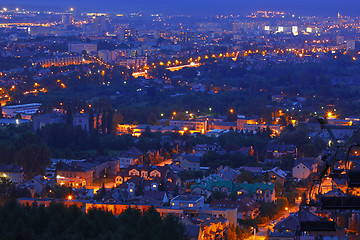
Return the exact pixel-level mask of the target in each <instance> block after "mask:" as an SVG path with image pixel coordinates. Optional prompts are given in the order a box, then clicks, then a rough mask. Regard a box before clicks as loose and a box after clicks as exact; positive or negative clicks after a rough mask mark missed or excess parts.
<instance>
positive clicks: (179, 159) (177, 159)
mask: <svg viewBox="0 0 360 240" xmlns="http://www.w3.org/2000/svg"><path fill="white" fill-rule="evenodd" d="M173 163H175V164H176V165H179V166H180V167H181V168H182V169H184V170H189V171H200V157H199V156H196V155H194V154H181V155H178V154H175V155H174V156H173Z"/></svg>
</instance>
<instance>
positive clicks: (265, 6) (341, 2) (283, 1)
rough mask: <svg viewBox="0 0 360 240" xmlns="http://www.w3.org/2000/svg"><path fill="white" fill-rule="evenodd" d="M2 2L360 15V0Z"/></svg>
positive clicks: (11, 1)
mask: <svg viewBox="0 0 360 240" xmlns="http://www.w3.org/2000/svg"><path fill="white" fill-rule="evenodd" d="M0 6H13V7H15V6H20V7H21V6H26V7H32V6H34V7H35V6H36V7H56V8H60V9H68V8H69V7H75V8H76V9H79V10H87V11H90V10H91V11H102V10H107V11H109V10H110V11H116V12H128V11H131V12H133V11H147V12H169V13H187V14H197V13H200V14H220V13H224V14H227V13H232V14H236V13H239V12H248V11H249V10H254V9H256V10H285V11H291V12H295V13H299V14H317V15H334V14H336V13H337V12H338V11H339V12H341V13H342V14H343V15H358V14H359V15H360V0H0Z"/></svg>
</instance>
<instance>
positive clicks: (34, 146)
mask: <svg viewBox="0 0 360 240" xmlns="http://www.w3.org/2000/svg"><path fill="white" fill-rule="evenodd" d="M1 163H2V164H17V165H20V166H22V167H23V168H24V171H25V174H26V177H27V178H32V177H34V176H36V175H38V174H43V173H44V171H45V167H46V166H47V165H49V164H50V150H49V149H48V147H47V146H46V144H45V143H44V142H43V141H42V140H41V138H39V136H37V135H35V134H33V133H31V132H30V131H29V129H28V128H13V127H8V128H6V129H5V130H2V131H0V164H1Z"/></svg>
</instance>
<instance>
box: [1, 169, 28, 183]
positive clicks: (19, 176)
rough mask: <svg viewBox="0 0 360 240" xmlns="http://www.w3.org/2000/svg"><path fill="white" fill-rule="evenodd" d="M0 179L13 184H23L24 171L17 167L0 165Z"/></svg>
mask: <svg viewBox="0 0 360 240" xmlns="http://www.w3.org/2000/svg"><path fill="white" fill-rule="evenodd" d="M0 178H5V179H9V180H11V181H12V182H13V183H16V184H18V183H22V182H24V178H25V175H24V169H23V168H22V167H21V166H19V165H12V164H0Z"/></svg>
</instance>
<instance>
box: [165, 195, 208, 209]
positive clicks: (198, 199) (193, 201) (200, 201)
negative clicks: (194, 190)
mask: <svg viewBox="0 0 360 240" xmlns="http://www.w3.org/2000/svg"><path fill="white" fill-rule="evenodd" d="M170 207H171V208H176V209H179V208H203V207H205V205H204V196H200V195H178V196H176V197H175V198H173V199H171V200H170Z"/></svg>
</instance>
